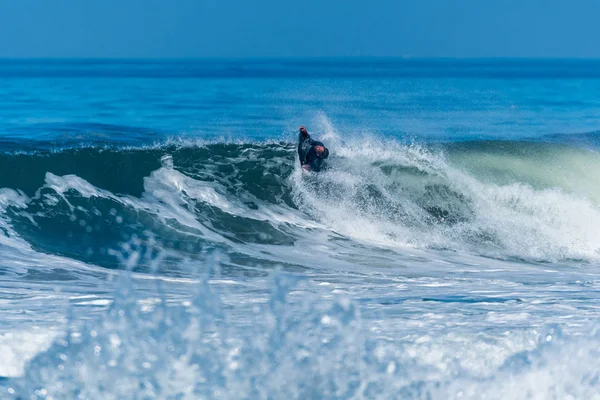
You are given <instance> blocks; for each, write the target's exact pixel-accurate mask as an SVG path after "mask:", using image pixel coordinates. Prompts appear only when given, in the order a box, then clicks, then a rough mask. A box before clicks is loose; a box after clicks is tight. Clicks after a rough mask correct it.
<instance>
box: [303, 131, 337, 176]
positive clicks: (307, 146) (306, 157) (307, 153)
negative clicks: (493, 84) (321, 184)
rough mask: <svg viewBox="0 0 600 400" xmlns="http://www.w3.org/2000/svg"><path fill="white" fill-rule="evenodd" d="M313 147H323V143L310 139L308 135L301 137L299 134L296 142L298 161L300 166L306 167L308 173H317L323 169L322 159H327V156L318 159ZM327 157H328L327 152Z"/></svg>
mask: <svg viewBox="0 0 600 400" xmlns="http://www.w3.org/2000/svg"><path fill="white" fill-rule="evenodd" d="M315 146H323V147H325V145H324V144H323V143H321V142H319V141H317V140H313V139H311V137H310V135H306V136H302V134H300V136H299V140H298V158H299V159H300V164H301V165H303V166H304V165H308V168H309V170H310V171H315V172H319V171H320V170H321V169H322V168H323V158H327V156H325V157H323V158H320V157H318V156H317V151H316V150H315ZM327 155H329V151H328V150H327Z"/></svg>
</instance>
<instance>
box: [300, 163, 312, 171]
mask: <svg viewBox="0 0 600 400" xmlns="http://www.w3.org/2000/svg"><path fill="white" fill-rule="evenodd" d="M302 168H303V169H304V170H305V171H310V167H309V166H308V164H304V165H303V166H302Z"/></svg>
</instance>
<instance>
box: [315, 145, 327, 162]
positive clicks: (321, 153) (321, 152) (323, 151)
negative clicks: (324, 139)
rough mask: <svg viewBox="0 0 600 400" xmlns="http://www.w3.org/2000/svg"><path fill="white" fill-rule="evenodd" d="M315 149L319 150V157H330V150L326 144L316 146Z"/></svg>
mask: <svg viewBox="0 0 600 400" xmlns="http://www.w3.org/2000/svg"><path fill="white" fill-rule="evenodd" d="M315 151H316V152H317V157H319V158H322V159H325V158H327V157H329V150H328V149H327V147H325V146H315Z"/></svg>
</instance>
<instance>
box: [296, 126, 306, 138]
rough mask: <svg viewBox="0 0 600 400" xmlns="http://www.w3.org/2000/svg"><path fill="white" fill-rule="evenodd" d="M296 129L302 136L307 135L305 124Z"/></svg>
mask: <svg viewBox="0 0 600 400" xmlns="http://www.w3.org/2000/svg"><path fill="white" fill-rule="evenodd" d="M298 131H299V132H300V135H301V136H304V137H306V136H308V131H307V130H306V127H305V126H301V127H300V129H298Z"/></svg>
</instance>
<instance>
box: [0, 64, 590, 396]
mask: <svg viewBox="0 0 600 400" xmlns="http://www.w3.org/2000/svg"><path fill="white" fill-rule="evenodd" d="M300 125H305V126H306V127H307V128H308V130H309V132H310V133H311V135H312V137H313V138H315V139H318V140H320V141H322V142H324V143H325V145H326V146H327V147H328V148H329V150H330V157H329V158H328V159H327V168H326V169H325V170H324V171H323V172H320V173H314V172H313V173H306V172H304V171H303V170H302V169H301V167H300V165H299V162H298V156H297V149H296V145H297V138H298V127H299V126H300ZM599 128H600V61H597V60H543V59H540V60H511V59H486V60H469V59H464V60H452V59H440V60H418V59H336V60H318V59H315V60H289V59H288V60H275V59H273V60H2V61H0V170H1V171H2V173H1V174H0V399H21V400H24V399H47V400H50V399H54V400H63V399H173V400H174V399H180V400H182V399H428V400H436V399H461V400H462V399H600V323H599V317H600V228H599V227H600V132H599V131H598V130H599Z"/></svg>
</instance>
